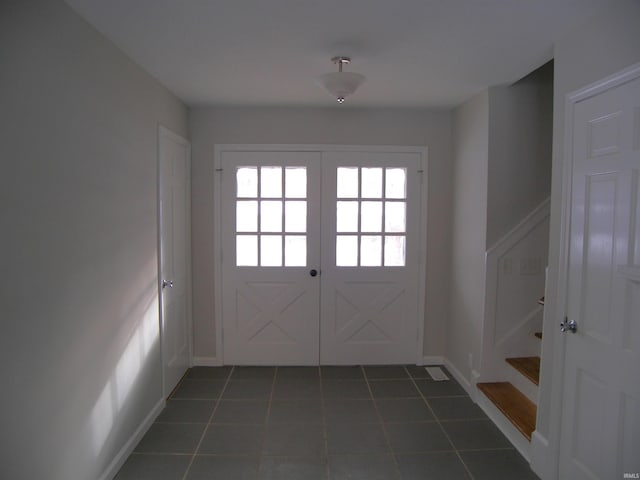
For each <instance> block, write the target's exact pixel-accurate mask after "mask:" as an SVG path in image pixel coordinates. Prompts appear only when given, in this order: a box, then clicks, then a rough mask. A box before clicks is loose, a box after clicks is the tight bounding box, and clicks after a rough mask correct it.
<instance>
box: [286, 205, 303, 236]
mask: <svg viewBox="0 0 640 480" xmlns="http://www.w3.org/2000/svg"><path fill="white" fill-rule="evenodd" d="M284 231H285V232H301V233H304V232H306V231H307V202H305V201H286V202H284Z"/></svg>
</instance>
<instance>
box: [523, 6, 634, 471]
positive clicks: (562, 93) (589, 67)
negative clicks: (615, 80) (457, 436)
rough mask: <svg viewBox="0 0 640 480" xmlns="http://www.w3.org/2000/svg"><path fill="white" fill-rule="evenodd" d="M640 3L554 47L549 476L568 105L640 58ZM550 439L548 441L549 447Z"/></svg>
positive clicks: (541, 462)
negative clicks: (570, 95)
mask: <svg viewBox="0 0 640 480" xmlns="http://www.w3.org/2000/svg"><path fill="white" fill-rule="evenodd" d="M639 26H640V2H638V1H637V0H619V1H616V2H613V4H612V5H611V6H610V7H609V8H607V9H605V10H603V11H602V12H599V13H598V14H597V15H594V16H593V17H592V18H591V19H590V20H588V21H587V22H585V23H584V24H583V25H581V26H579V27H578V28H576V29H575V30H573V31H572V32H569V33H567V35H566V36H565V37H564V38H562V39H561V40H559V41H558V42H557V43H556V45H555V49H554V58H555V61H554V64H555V79H554V115H553V122H554V127H553V174H552V196H551V199H552V201H551V227H550V239H549V273H548V279H547V297H546V300H545V319H544V330H543V344H542V352H543V355H542V365H541V378H540V390H539V392H540V394H539V404H538V421H537V425H536V430H537V432H536V433H537V434H538V435H540V438H539V439H537V438H536V437H535V434H534V439H533V440H534V441H533V442H532V466H533V467H534V469H535V470H536V471H537V472H539V474H540V475H542V476H543V478H544V479H545V480H550V479H553V478H556V475H557V470H556V468H557V455H556V454H555V452H557V451H558V442H559V424H560V413H561V412H560V408H561V405H560V400H561V393H562V378H561V375H562V365H563V364H562V354H563V352H562V350H561V345H562V343H561V341H559V336H558V335H559V334H558V325H559V323H560V321H561V319H562V314H561V313H562V306H563V305H564V301H565V299H564V298H558V296H557V290H558V272H559V255H560V248H561V244H560V242H561V210H562V199H563V189H562V184H563V179H562V175H563V173H564V172H563V170H562V163H563V142H564V122H565V118H564V109H565V102H566V96H567V94H568V93H570V92H573V91H575V90H578V89H580V88H582V87H584V86H586V85H589V84H591V83H593V82H595V81H598V80H600V79H602V78H604V77H606V76H608V75H611V74H613V73H616V72H617V71H619V70H621V69H623V68H625V67H627V66H629V65H633V64H635V63H638V62H640V47H639V46H640V28H639ZM545 444H547V445H546V446H545Z"/></svg>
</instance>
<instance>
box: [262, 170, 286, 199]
mask: <svg viewBox="0 0 640 480" xmlns="http://www.w3.org/2000/svg"><path fill="white" fill-rule="evenodd" d="M260 196H261V197H262V198H265V197H268V198H277V197H282V167H260Z"/></svg>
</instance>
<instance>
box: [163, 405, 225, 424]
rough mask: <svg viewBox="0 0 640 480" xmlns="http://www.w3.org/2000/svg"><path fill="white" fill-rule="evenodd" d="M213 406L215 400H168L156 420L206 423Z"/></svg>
mask: <svg viewBox="0 0 640 480" xmlns="http://www.w3.org/2000/svg"><path fill="white" fill-rule="evenodd" d="M215 406H216V402H215V400H188V399H175V400H169V401H168V402H167V406H166V407H164V409H163V410H162V412H161V413H160V415H159V416H158V418H157V420H156V422H161V423H207V422H209V418H211V414H212V413H213V408H214V407H215Z"/></svg>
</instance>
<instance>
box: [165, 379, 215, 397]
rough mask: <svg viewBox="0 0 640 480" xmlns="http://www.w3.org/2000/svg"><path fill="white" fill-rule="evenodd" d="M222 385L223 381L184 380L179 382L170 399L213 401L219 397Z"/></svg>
mask: <svg viewBox="0 0 640 480" xmlns="http://www.w3.org/2000/svg"><path fill="white" fill-rule="evenodd" d="M224 384H225V382H224V381H223V380H193V379H190V378H185V379H183V380H182V381H181V382H180V385H178V388H176V390H175V391H174V392H173V394H172V395H171V398H172V399H174V398H190V399H203V400H205V399H209V400H215V399H217V398H218V397H219V396H220V392H222V388H223V387H224Z"/></svg>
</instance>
